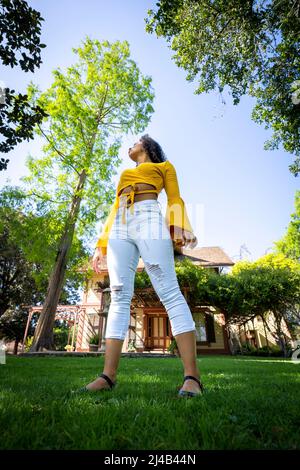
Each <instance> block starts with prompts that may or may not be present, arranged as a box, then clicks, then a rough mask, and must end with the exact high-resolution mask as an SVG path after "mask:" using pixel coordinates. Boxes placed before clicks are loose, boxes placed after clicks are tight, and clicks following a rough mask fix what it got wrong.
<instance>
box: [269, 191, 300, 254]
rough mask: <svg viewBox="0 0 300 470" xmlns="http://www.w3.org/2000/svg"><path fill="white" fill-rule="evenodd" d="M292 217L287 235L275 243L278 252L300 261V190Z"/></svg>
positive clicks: (297, 192)
mask: <svg viewBox="0 0 300 470" xmlns="http://www.w3.org/2000/svg"><path fill="white" fill-rule="evenodd" d="M291 217H292V218H291V221H290V223H289V225H288V228H287V231H286V233H285V235H284V236H283V237H282V238H281V240H278V241H277V242H275V243H274V244H275V247H276V251H277V253H282V254H284V255H285V256H287V257H288V258H291V259H293V260H295V261H298V262H299V263H300V191H296V196H295V212H293V213H292V214H291Z"/></svg>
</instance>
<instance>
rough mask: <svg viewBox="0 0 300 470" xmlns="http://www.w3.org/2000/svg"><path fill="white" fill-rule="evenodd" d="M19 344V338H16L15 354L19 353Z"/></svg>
mask: <svg viewBox="0 0 300 470" xmlns="http://www.w3.org/2000/svg"><path fill="white" fill-rule="evenodd" d="M18 346H19V340H18V339H16V340H15V344H14V354H15V355H17V354H18Z"/></svg>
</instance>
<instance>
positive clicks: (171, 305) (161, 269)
mask: <svg viewBox="0 0 300 470" xmlns="http://www.w3.org/2000/svg"><path fill="white" fill-rule="evenodd" d="M128 154H129V157H130V158H131V160H133V161H134V162H136V167H135V168H134V169H127V170H125V171H123V172H122V174H121V177H120V181H119V184H118V188H117V194H116V199H115V202H114V204H113V207H112V210H111V212H110V214H109V216H108V218H107V220H106V222H105V225H104V228H103V231H102V234H101V236H100V238H99V240H98V242H97V245H96V249H95V254H94V257H93V268H94V270H95V271H96V272H97V273H98V272H99V268H98V264H99V263H101V260H102V259H103V257H104V256H107V267H108V272H109V278H110V288H111V303H110V307H109V311H108V317H107V325H106V335H105V339H106V350H105V364H104V370H103V373H102V374H101V375H100V376H99V377H98V378H97V379H96V380H94V381H93V382H91V383H89V384H88V385H87V386H86V387H84V388H83V389H81V390H84V391H96V390H101V389H112V388H113V387H114V386H115V384H116V375H117V369H118V364H119V359H120V355H121V351H122V346H123V341H124V339H125V336H126V333H127V331H128V326H129V321H130V303H131V299H132V296H133V292H134V277H135V272H136V268H137V265H138V261H139V257H140V256H141V257H142V259H143V262H144V265H145V269H146V272H147V273H148V275H149V277H150V279H151V282H152V285H153V287H154V289H155V291H156V293H157V295H158V296H159V298H160V300H161V302H162V304H163V305H164V307H165V308H166V311H167V313H168V316H169V319H170V323H171V327H172V332H173V336H174V337H175V339H176V342H177V345H178V349H179V352H180V356H181V359H182V362H183V366H184V381H183V386H182V388H181V389H180V391H179V396H190V397H193V396H197V395H199V394H201V393H202V391H203V385H202V383H201V382H200V377H199V371H198V369H197V364H196V335H195V323H194V321H193V318H192V314H191V311H190V309H189V307H188V304H187V302H186V300H185V298H184V296H183V295H182V293H181V291H180V288H179V284H178V281H177V277H176V272H175V265H174V247H175V248H177V249H178V247H180V246H184V245H185V246H189V247H190V248H194V247H195V246H196V245H197V238H196V237H195V236H194V234H193V231H192V228H191V225H190V222H189V219H188V216H187V213H186V210H185V205H184V202H183V200H182V199H181V197H180V193H179V187H178V181H177V175H176V171H175V168H174V166H173V165H172V163H170V162H169V161H168V160H167V159H166V158H165V155H164V152H163V151H162V149H161V147H160V145H159V144H158V143H157V142H155V141H154V140H153V139H152V138H151V137H150V136H149V135H148V134H146V135H144V136H142V137H141V139H140V140H139V142H137V143H135V144H134V146H133V147H131V148H130V149H129V151H128ZM162 188H165V191H166V193H167V197H168V204H167V212H166V218H165V219H164V218H163V216H162V213H161V210H160V206H159V202H158V201H157V196H158V194H159V192H160V191H161V189H162Z"/></svg>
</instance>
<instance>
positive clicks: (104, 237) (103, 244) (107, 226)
mask: <svg viewBox="0 0 300 470" xmlns="http://www.w3.org/2000/svg"><path fill="white" fill-rule="evenodd" d="M117 210H118V200H117V196H116V198H115V201H114V203H113V205H112V208H111V210H110V213H109V215H108V217H107V219H106V221H105V223H104V226H103V229H102V232H101V234H100V237H99V239H98V241H97V243H96V246H95V249H96V248H100V249H101V252H102V255H103V256H105V255H106V253H107V242H108V237H109V233H110V230H111V227H112V224H113V222H114V220H115V216H116V213H117Z"/></svg>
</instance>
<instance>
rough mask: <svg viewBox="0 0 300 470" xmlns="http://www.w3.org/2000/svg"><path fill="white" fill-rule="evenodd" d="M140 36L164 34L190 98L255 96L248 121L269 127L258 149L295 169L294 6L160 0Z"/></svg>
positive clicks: (299, 16) (298, 162) (263, 0)
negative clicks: (190, 86)
mask: <svg viewBox="0 0 300 470" xmlns="http://www.w3.org/2000/svg"><path fill="white" fill-rule="evenodd" d="M156 5H157V9H156V11H154V10H148V17H147V18H145V21H146V31H147V32H150V33H152V32H154V31H155V32H156V34H157V36H164V37H165V38H166V39H167V41H168V42H169V43H170V47H171V49H172V50H173V51H175V54H174V56H173V58H174V60H175V63H176V64H177V65H178V66H179V67H181V68H183V69H184V70H186V71H187V80H188V81H192V80H194V79H196V78H197V80H198V82H199V85H198V88H197V89H196V90H195V93H196V94H200V93H203V92H209V91H211V90H218V91H219V92H220V93H222V91H223V90H224V88H225V86H228V87H229V91H230V92H231V94H232V98H233V103H234V104H238V103H239V101H240V98H241V96H243V95H245V94H248V95H250V96H253V97H254V98H256V104H255V106H254V109H253V112H252V119H253V120H254V121H255V122H257V123H261V124H264V125H265V128H266V129H268V128H271V129H272V131H273V134H272V137H271V139H270V140H268V141H266V143H265V149H275V148H278V147H279V144H280V143H281V144H282V145H283V148H284V149H285V150H286V151H287V152H289V153H291V154H294V155H295V156H296V158H295V161H294V163H293V164H291V165H290V166H289V169H290V171H291V172H292V173H293V174H294V175H295V176H297V175H298V172H299V171H300V53H299V45H300V7H299V2H298V1H295V0H260V1H258V0H214V1H213V0H201V1H195V0H160V1H158V2H157V3H156Z"/></svg>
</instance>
